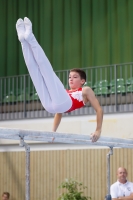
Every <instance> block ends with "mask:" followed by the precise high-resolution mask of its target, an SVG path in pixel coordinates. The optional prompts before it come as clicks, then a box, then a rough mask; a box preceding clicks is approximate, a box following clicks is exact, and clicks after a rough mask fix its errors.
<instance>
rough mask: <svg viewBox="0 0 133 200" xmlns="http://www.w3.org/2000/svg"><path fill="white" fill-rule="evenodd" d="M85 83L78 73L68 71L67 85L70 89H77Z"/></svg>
mask: <svg viewBox="0 0 133 200" xmlns="http://www.w3.org/2000/svg"><path fill="white" fill-rule="evenodd" d="M84 83H85V80H84V79H81V77H80V75H79V73H77V72H74V71H72V72H70V74H69V87H70V88H71V89H72V90H75V89H78V88H80V87H82V85H83V84H84Z"/></svg>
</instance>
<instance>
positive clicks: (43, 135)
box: [0, 128, 133, 200]
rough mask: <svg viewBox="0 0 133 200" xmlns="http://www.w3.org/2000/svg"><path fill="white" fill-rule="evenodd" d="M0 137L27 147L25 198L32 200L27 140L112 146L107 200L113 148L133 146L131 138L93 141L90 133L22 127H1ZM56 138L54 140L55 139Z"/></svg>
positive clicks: (109, 199) (108, 169)
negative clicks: (36, 129) (34, 129)
mask: <svg viewBox="0 0 133 200" xmlns="http://www.w3.org/2000/svg"><path fill="white" fill-rule="evenodd" d="M0 139H11V140H19V141H20V144H19V146H20V147H25V158H26V159H25V160H26V161H25V170H26V174H25V178H26V179H25V187H26V188H25V191H26V194H25V199H26V200H30V147H29V145H28V144H27V143H26V142H25V140H29V141H31V140H32V141H41V142H48V143H67V144H79V145H88V146H89V145H93V146H107V147H109V148H110V151H109V153H108V154H107V195H106V200H111V195H110V155H113V148H114V147H120V148H133V141H132V140H130V139H120V138H110V137H103V136H101V137H100V138H99V140H98V141H97V142H95V143H94V142H92V140H91V137H90V136H89V135H79V134H67V133H56V132H43V131H32V130H20V129H6V128H0ZM53 139H54V140H53Z"/></svg>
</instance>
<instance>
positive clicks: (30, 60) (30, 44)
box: [21, 34, 72, 113]
mask: <svg viewBox="0 0 133 200" xmlns="http://www.w3.org/2000/svg"><path fill="white" fill-rule="evenodd" d="M21 45H22V51H23V55H24V59H25V63H26V65H27V68H28V71H29V74H30V76H31V79H32V81H33V84H34V86H35V88H36V91H37V93H38V96H39V98H40V101H41V103H42V105H43V107H44V108H45V109H46V110H47V111H48V112H50V113H63V112H65V111H67V110H69V109H70V108H71V106H72V100H71V98H70V96H69V95H68V94H67V92H66V90H65V88H64V86H63V84H62V82H61V81H60V80H59V78H58V77H57V76H56V74H55V73H54V71H53V68H52V66H51V64H50V62H49V60H48V58H47V57H46V55H45V53H44V51H43V49H42V48H41V46H40V45H39V44H38V42H37V40H36V38H35V36H34V35H33V34H32V35H31V37H30V39H28V41H27V40H24V41H23V42H22V43H21Z"/></svg>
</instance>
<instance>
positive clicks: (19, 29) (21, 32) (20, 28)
mask: <svg viewBox="0 0 133 200" xmlns="http://www.w3.org/2000/svg"><path fill="white" fill-rule="evenodd" d="M16 30H17V34H18V39H19V41H20V42H23V41H24V40H25V39H24V34H25V26H24V21H23V20H22V19H21V18H20V19H18V20H17V23H16Z"/></svg>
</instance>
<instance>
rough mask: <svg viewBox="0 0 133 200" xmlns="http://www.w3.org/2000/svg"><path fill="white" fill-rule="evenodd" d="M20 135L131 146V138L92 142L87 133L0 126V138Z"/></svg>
mask: <svg viewBox="0 0 133 200" xmlns="http://www.w3.org/2000/svg"><path fill="white" fill-rule="evenodd" d="M20 137H24V140H33V141H43V142H50V143H51V142H54V143H67V144H82V145H96V146H108V147H121V148H133V140H130V139H120V138H110V137H103V136H101V137H100V139H99V140H98V141H97V142H95V143H92V141H91V138H90V136H89V135H79V134H67V133H55V132H43V131H32V130H20V129H6V128H0V139H12V140H19V139H20Z"/></svg>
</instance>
